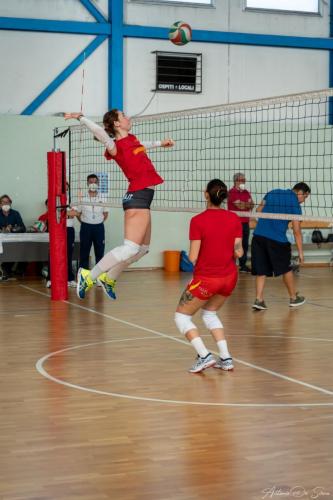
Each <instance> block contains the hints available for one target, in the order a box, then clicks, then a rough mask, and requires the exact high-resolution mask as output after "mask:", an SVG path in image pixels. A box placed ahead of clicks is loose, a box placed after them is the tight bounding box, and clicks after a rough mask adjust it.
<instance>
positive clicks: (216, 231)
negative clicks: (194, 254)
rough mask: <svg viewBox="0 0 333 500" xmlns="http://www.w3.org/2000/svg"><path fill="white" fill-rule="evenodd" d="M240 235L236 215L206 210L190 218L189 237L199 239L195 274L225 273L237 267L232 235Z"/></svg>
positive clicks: (231, 271)
mask: <svg viewBox="0 0 333 500" xmlns="http://www.w3.org/2000/svg"><path fill="white" fill-rule="evenodd" d="M241 237H242V224H241V221H240V219H239V217H238V215H236V214H233V213H232V212H228V211H227V210H223V209H222V208H220V209H214V208H211V209H207V210H205V211H204V212H201V214H198V215H196V216H195V217H193V218H192V219H191V223H190V240H201V246H200V251H199V256H198V259H197V262H196V264H195V268H194V275H195V276H207V277H209V276H214V277H219V276H228V275H229V274H231V273H233V272H234V271H235V270H236V264H235V259H234V245H235V238H241Z"/></svg>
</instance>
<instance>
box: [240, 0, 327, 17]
mask: <svg viewBox="0 0 333 500" xmlns="http://www.w3.org/2000/svg"><path fill="white" fill-rule="evenodd" d="M246 8H247V9H265V10H282V11H288V12H290V11H291V12H304V13H305V12H306V13H308V14H319V0H246Z"/></svg>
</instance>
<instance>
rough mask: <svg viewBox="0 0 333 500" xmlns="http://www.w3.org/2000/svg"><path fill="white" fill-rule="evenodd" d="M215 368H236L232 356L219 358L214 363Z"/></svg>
mask: <svg viewBox="0 0 333 500" xmlns="http://www.w3.org/2000/svg"><path fill="white" fill-rule="evenodd" d="M214 368H220V370H225V371H230V370H233V369H234V365H233V363H232V358H226V359H222V358H218V359H217V360H216V363H215V365H214Z"/></svg>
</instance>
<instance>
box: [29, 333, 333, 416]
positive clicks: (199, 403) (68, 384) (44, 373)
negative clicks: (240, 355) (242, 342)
mask: <svg viewBox="0 0 333 500" xmlns="http://www.w3.org/2000/svg"><path fill="white" fill-rule="evenodd" d="M143 339H149V340H152V339H155V340H161V339H162V337H156V336H154V337H137V338H129V339H114V340H105V341H102V342H91V343H89V344H83V345H79V346H72V347H67V348H65V349H61V350H59V351H55V352H52V353H49V354H46V355H45V356H43V357H42V358H40V359H39V360H38V361H37V363H36V365H35V366H36V370H37V371H38V372H39V373H40V374H41V375H42V376H43V377H45V378H47V379H48V380H50V381H52V382H55V383H57V384H60V385H63V386H65V387H69V388H71V389H78V390H81V391H84V392H90V393H93V394H99V395H103V396H113V397H117V398H122V399H130V400H136V401H149V402H155V403H168V404H186V405H194V406H227V407H246V408H253V407H255V408H257V407H261V408H267V407H269V408H272V407H273V408H276V407H278V408H281V407H282V408H285V407H288V408H289V407H292V408H304V407H322V406H325V407H326V406H329V407H331V406H333V403H214V402H208V401H207V402H204V401H184V400H179V399H178V400H177V399H176V400H174V399H161V398H152V397H145V396H132V395H130V394H125V393H118V392H108V391H101V390H99V389H92V388H89V387H85V386H82V385H78V384H72V383H71V382H67V381H65V380H62V379H59V378H56V377H53V375H50V374H49V373H48V372H47V371H46V370H45V368H44V366H43V365H44V362H45V361H47V360H48V359H50V358H51V357H53V356H56V355H58V354H62V353H64V352H67V351H73V350H75V349H82V348H85V347H91V346H94V345H100V344H108V343H116V342H126V341H133V340H140V341H141V340H143Z"/></svg>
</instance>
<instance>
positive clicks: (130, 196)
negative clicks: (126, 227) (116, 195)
mask: <svg viewBox="0 0 333 500" xmlns="http://www.w3.org/2000/svg"><path fill="white" fill-rule="evenodd" d="M154 193H155V191H154V189H151V188H145V189H140V190H139V191H127V193H126V194H125V195H124V197H123V209H124V210H128V209H129V208H146V209H148V210H149V209H150V205H151V202H152V201H153V198H154Z"/></svg>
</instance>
